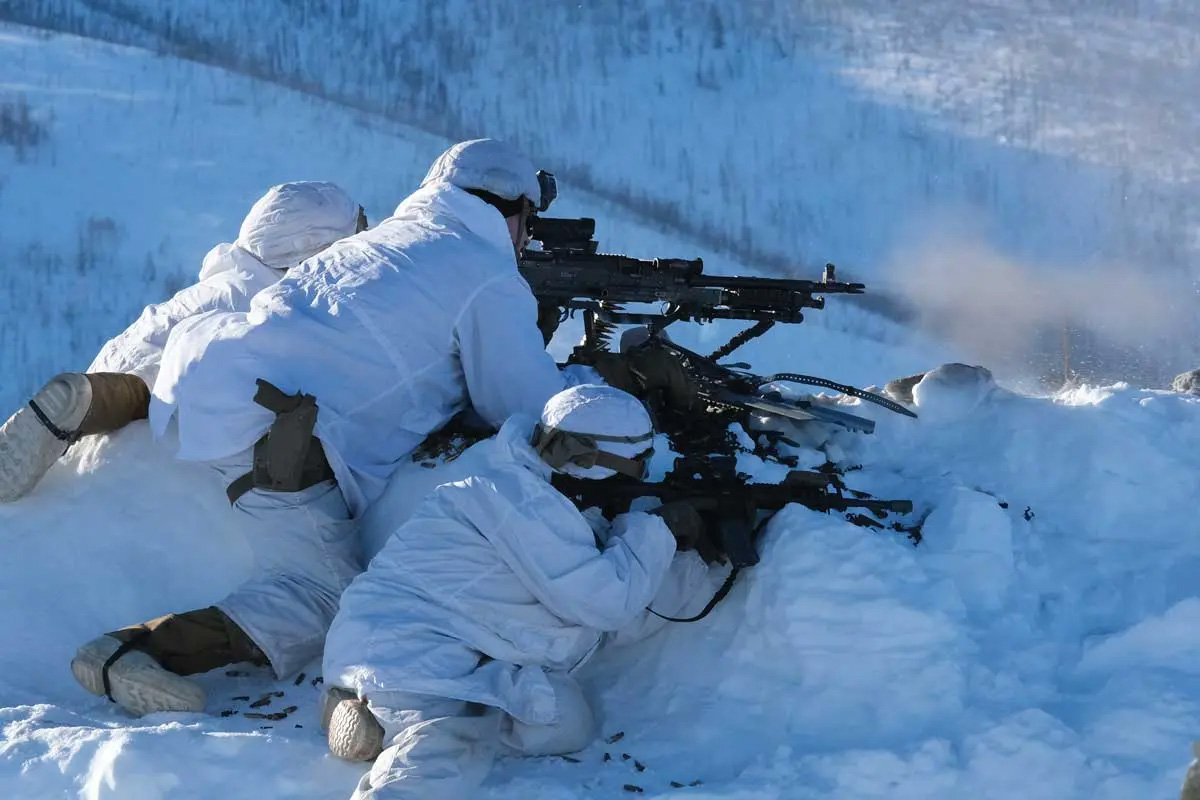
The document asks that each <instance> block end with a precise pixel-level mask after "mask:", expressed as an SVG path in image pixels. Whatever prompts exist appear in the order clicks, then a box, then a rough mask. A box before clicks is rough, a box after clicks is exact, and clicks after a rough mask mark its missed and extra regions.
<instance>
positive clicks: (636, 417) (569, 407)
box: [541, 384, 654, 480]
mask: <svg viewBox="0 0 1200 800" xmlns="http://www.w3.org/2000/svg"><path fill="white" fill-rule="evenodd" d="M541 424H542V426H543V427H544V428H550V429H555V430H560V431H564V432H566V433H572V434H576V435H579V436H589V437H604V438H597V439H596V446H597V449H599V450H600V451H602V452H605V453H610V454H612V455H616V456H621V457H622V458H628V459H633V458H635V457H637V456H639V455H641V454H642V453H643V452H645V451H646V450H647V449H649V447H650V445H651V439H652V438H653V435H654V425H653V424H652V423H651V421H650V415H649V414H648V413H647V412H646V407H645V406H643V405H642V403H641V401H640V400H638V399H637V398H636V397H634V396H633V395H631V394H628V393H626V392H623V391H621V390H620V389H614V388H613V387H611V386H605V385H602V384H585V385H583V386H572V387H571V388H570V389H566V390H564V391H561V392H559V393H558V394H556V395H554V396H553V397H551V398H550V400H549V402H547V403H546V407H545V408H544V409H543V410H542V420H541ZM614 439H629V440H631V441H614ZM561 471H562V472H565V473H566V474H568V475H573V476H575V477H577V478H591V479H594V480H600V479H603V478H608V477H610V476H612V475H613V474H615V473H614V472H613V470H611V469H609V468H608V467H603V466H600V465H595V466H591V467H581V466H579V465H577V464H570V463H568V464H566V465H565V466H563V467H562V468H561Z"/></svg>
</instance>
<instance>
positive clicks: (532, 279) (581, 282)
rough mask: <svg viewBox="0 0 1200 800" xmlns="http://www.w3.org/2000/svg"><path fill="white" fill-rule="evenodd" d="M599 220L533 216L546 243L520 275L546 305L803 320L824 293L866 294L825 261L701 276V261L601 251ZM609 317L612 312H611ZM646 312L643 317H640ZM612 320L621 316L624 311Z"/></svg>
mask: <svg viewBox="0 0 1200 800" xmlns="http://www.w3.org/2000/svg"><path fill="white" fill-rule="evenodd" d="M595 226H596V223H595V220H593V219H591V218H588V217H583V218H580V219H560V218H554V217H536V218H535V219H534V222H533V232H532V237H533V238H534V239H535V240H537V241H539V242H540V243H541V245H542V249H540V250H527V251H526V252H525V253H524V254H523V256H522V258H521V261H520V265H519V266H520V271H521V275H522V276H523V277H524V278H525V280H526V281H527V282H528V283H529V286H530V288H531V289H532V290H533V295H534V297H536V298H537V299H538V301H539V303H543V304H553V305H558V306H560V307H562V308H564V309H566V311H567V312H568V313H569V312H571V311H578V310H584V311H592V312H597V311H599V310H600V309H599V304H609V305H611V304H615V305H621V304H626V303H665V304H667V305H668V307H669V310H668V312H667V313H664V314H661V315H659V318H661V319H665V320H666V321H670V322H674V321H689V320H696V321H709V320H713V319H741V320H755V321H759V320H770V321H774V322H801V321H803V319H804V315H803V313H802V309H806V308H817V309H820V308H823V307H824V305H825V302H824V298H822V297H819V296H817V295H824V294H862V293H863V291H864V289H865V287H864V286H863V284H861V283H843V282H840V281H837V280H834V279H833V268H832V265H827V267H826V271H825V275H824V276H823V278H822V280H820V281H810V280H798V279H788V278H754V277H743V276H724V275H706V274H704V262H703V261H702V260H701V259H699V258H695V259H684V258H656V259H649V260H647V259H639V258H631V257H629V256H625V255H618V254H609V253H598V252H596V250H597V243H596V241H595V240H594V239H592V235H593V234H594V232H595ZM610 316H611V315H610ZM643 318H644V315H639V317H638V320H639V321H640V320H641V319H643ZM612 321H616V322H622V321H634V320H632V319H631V320H624V319H622V318H621V317H620V316H619V315H617V316H615V317H613V318H612Z"/></svg>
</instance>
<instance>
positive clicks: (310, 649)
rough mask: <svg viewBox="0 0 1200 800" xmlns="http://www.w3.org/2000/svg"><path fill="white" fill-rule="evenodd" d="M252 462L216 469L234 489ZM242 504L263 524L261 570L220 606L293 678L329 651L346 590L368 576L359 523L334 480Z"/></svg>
mask: <svg viewBox="0 0 1200 800" xmlns="http://www.w3.org/2000/svg"><path fill="white" fill-rule="evenodd" d="M252 458H253V453H252V450H246V451H244V452H242V453H239V454H238V455H237V456H234V457H232V458H230V459H227V460H224V461H220V462H214V463H213V466H214V467H215V468H216V470H217V471H218V473H220V475H221V479H222V481H223V482H224V484H225V485H228V484H229V483H231V482H232V481H233V480H234V479H235V478H237V477H239V476H241V475H244V474H245V473H246V472H248V471H249V470H250V466H251V460H252ZM234 507H235V508H236V509H237V510H238V511H239V512H240V513H243V514H249V515H250V516H251V517H253V518H254V520H255V522H256V523H257V524H256V525H255V530H254V531H253V532H252V535H251V537H250V549H251V551H252V552H253V553H254V567H255V573H254V575H253V577H251V578H250V579H249V580H248V581H246V582H245V583H243V584H242V585H241V586H239V587H238V588H237V589H235V590H234V591H233V593H231V594H230V595H229V596H228V597H226V598H225V599H224V600H222V601H220V602H219V603H217V604H216V606H217V608H219V609H221V610H222V611H224V612H225V613H226V614H227V615H228V616H229V618H230V619H232V620H233V621H234V622H236V623H237V624H238V626H239V627H240V628H241V629H242V630H243V631H245V632H246V634H247V635H248V636H249V637H250V638H251V639H252V640H253V641H254V643H255V644H256V645H258V647H259V649H261V650H262V651H263V653H264V654H265V655H266V656H267V659H268V660H269V661H270V662H271V668H272V669H273V670H274V671H275V675H276V677H278V678H281V679H282V678H286V677H288V676H290V675H293V674H295V673H296V672H298V671H299V670H300V669H301V668H303V667H304V666H305V665H306V664H307V663H308V662H309V661H311V660H312V659H314V658H316V657H317V656H319V655H320V654H321V650H322V648H323V647H324V644H325V634H326V633H328V631H329V625H330V623H331V622H332V621H333V617H334V615H335V614H337V609H338V600H339V598H340V597H341V594H342V591H343V590H345V588H346V587H347V586H348V585H349V584H350V581H351V580H353V578H354V576H355V575H357V574H358V573H359V572H361V571H362V556H361V548H360V545H359V540H358V526H357V523H356V521H355V520H353V519H351V518H350V511H349V510H348V509H347V507H346V501H345V500H344V499H343V498H342V493H341V491H340V490H339V489H338V487H337V485H336V484H334V483H333V482H332V481H325V482H322V483H319V484H316V485H315V486H310V487H309V488H307V489H303V490H301V491H299V492H268V491H262V490H259V489H252V490H250V491H249V492H246V493H245V494H244V495H242V496H241V497H240V498H238V501H237V503H236V504H235V506H234Z"/></svg>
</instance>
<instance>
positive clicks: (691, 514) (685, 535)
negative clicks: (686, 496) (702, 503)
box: [647, 500, 705, 550]
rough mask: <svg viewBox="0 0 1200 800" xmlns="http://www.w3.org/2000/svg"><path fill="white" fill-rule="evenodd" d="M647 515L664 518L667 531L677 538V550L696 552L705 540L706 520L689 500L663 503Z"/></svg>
mask: <svg viewBox="0 0 1200 800" xmlns="http://www.w3.org/2000/svg"><path fill="white" fill-rule="evenodd" d="M647 513H649V514H653V515H654V516H656V517H662V520H663V522H665V523H667V529H668V530H670V531H671V535H672V536H674V537H675V548H676V549H677V550H695V549H696V548H697V547H698V546H699V545H700V542H701V541H702V540H703V539H704V538H705V537H704V519H703V518H701V516H700V512H698V511H697V510H696V507H695V506H694V505H692V504H691V503H690V502H688V501H687V500H675V501H673V502H670V503H663V504H662V505H661V506H659V507H658V508H656V509H653V510H651V511H649V512H647Z"/></svg>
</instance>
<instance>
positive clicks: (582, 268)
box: [519, 216, 915, 433]
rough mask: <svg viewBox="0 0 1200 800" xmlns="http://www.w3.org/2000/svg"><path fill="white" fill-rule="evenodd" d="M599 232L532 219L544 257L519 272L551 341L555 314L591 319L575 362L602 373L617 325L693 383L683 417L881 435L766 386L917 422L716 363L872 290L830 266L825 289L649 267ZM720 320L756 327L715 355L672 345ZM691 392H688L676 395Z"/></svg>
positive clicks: (679, 264) (680, 266)
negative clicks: (693, 325) (639, 309)
mask: <svg viewBox="0 0 1200 800" xmlns="http://www.w3.org/2000/svg"><path fill="white" fill-rule="evenodd" d="M595 231H596V221H595V220H594V219H591V218H589V217H583V218H580V219H561V218H554V217H540V216H539V217H534V219H533V223H532V231H531V237H532V238H533V239H534V240H535V241H538V242H539V243H540V244H541V249H540V250H527V251H525V253H524V254H523V256H522V258H521V261H520V265H519V266H520V270H521V275H522V276H523V277H524V278H525V280H526V281H527V282H528V283H529V286H530V288H531V289H532V290H533V295H534V297H535V298H537V301H538V304H539V308H540V309H541V310H542V313H540V314H539V325H543V334H544V335H546V336H547V341H548V340H549V336H551V335H552V334H553V330H552V329H551V330H546V329H545V327H544V326H545V324H546V322H547V315H546V313H545V310H546V309H550V310H552V311H555V312H557V317H556V319H555V321H554V322H553V327H557V324H558V323H561V322H562V321H564V320H565V319H566V318H567V317H569V316H571V315H573V314H574V313H575V312H578V311H582V312H583V315H584V342H583V344H582V345H580V346H578V347H576V348H575V351H574V353H573V354H572V355H571V359H570V360H571V361H572V362H574V363H582V364H594V363H595V359H596V358H598V357H599V356H598V354H599V353H602V352H605V351H607V350H608V349H609V345H610V344H611V342H610V340H611V337H612V334H613V332H614V331H615V329H616V326H617V325H620V324H635V325H644V326H646V330H647V334H648V336H647V338H648V339H649V341H648V342H646V343H644V344H642V345H640V346H641V347H642V348H647V347H655V348H659V349H660V351H662V352H664V353H665V354H666V355H667V358H668V360H669V361H670V362H671V363H673V364H674V365H677V366H678V368H679V369H681V370H682V371H683V374H684V376H685V377H684V379H682V380H680V381H677V382H676V384H677V387H676V391H675V392H673V396H672V397H670V398H668V399H669V400H670V405H671V407H672V408H673V409H674V410H676V411H679V410H687V411H696V410H700V411H711V410H718V411H719V410H724V411H741V412H749V411H759V412H761V413H765V414H775V415H779V416H785V417H790V418H792V419H797V420H811V419H818V420H821V421H824V422H829V423H832V424H835V425H840V426H842V427H845V428H848V429H850V430H854V431H859V432H863V433H871V432H872V431H873V430H874V427H875V423H874V421H872V420H869V419H866V418H864V417H860V416H857V415H854V414H849V413H847V412H844V411H839V410H837V409H834V408H831V407H829V406H828V405H818V404H814V403H812V402H810V401H806V400H802V401H791V400H785V399H784V398H783V396H782V394H781V393H780V392H778V391H771V390H765V391H764V390H763V387H764V386H766V385H767V384H772V383H780V382H791V383H803V384H808V385H813V386H819V387H822V388H826V389H832V390H835V391H838V392H841V393H843V394H847V395H850V396H853V397H858V398H860V399H863V400H867V401H869V402H872V403H876V404H878V405H881V406H883V407H885V408H887V409H888V410H890V411H894V412H896V413H898V414H904V415H907V416H915V415H914V414H913V413H912V412H911V411H909V410H908V409H906V408H904V407H903V406H901V405H899V404H898V403H894V402H892V401H891V400H888V399H887V398H885V397H880V396H879V395H876V394H873V393H871V392H865V391H862V390H860V389H856V388H854V387H852V386H846V385H843V384H840V383H835V382H833V381H830V380H827V379H825V378H817V377H813V376H810V375H800V374H797V373H790V372H789V373H777V374H774V375H770V376H766V377H761V376H758V375H755V374H753V373H750V372H748V371H745V370H743V369H741V368H742V367H744V366H745V365H730V366H726V365H722V364H719V363H718V361H719V360H720V359H722V358H724V357H726V356H728V355H729V354H730V353H732V352H733V351H734V350H736V349H737V348H738V347H740V346H742V345H743V344H745V343H746V342H747V341H749V340H751V339H753V338H756V337H758V336H761V335H762V334H764V333H766V332H767V331H768V330H770V329H771V327H772V326H774V325H775V323H777V322H784V323H799V322H802V321H803V320H804V313H803V311H804V309H810V308H812V309H821V308H824V307H825V298H824V297H821V296H819V295H825V294H862V293H863V292H864V291H865V288H866V287H865V286H864V285H863V284H861V283H843V282H840V281H837V280H835V279H834V274H835V267H834V266H833V264H826V265H825V271H824V274H823V275H822V277H821V280H820V281H808V280H792V279H783V278H747V277H737V276H713V275H705V274H704V264H703V261H701V259H699V258H696V259H680V258H656V259H651V260H643V259H638V258H630V257H629V256H624V255H611V254H605V253H598V252H597V249H598V247H599V245H598V243H597V242H596V240H595V239H594V238H593V237H594V235H595ZM628 303H643V304H644V303H659V304H662V305H664V306H665V308H664V309H661V310H660V311H659V312H658V313H634V312H629V311H626V310H625V305H626V304H628ZM715 319H740V320H746V321H753V322H754V325H753V326H751V327H750V328H748V329H746V330H744V331H742V332H740V333H739V334H737V335H736V336H734V337H733V338H732V339H730V341H729V342H728V343H726V344H725V345H724V346H722V347H720V348H719V349H717V350H716V351H715V352H713V353H711V354H709V355H707V356H704V355H701V354H699V353H695V352H692V351H691V350H687V349H686V348H684V347H681V346H679V345H677V344H674V343H673V342H671V341H670V340H669V339H668V338H667V337H666V336H664V335H663V333H662V332H663V330H664V329H665V328H666V327H667V326H668V325H670V324H671V323H673V322H688V321H695V322H710V321H712V320H715ZM659 363H662V362H661V361H660V362H659ZM683 385H686V387H687V391H686V392H684V391H680V390H679V388H678V387H679V386H683Z"/></svg>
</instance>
